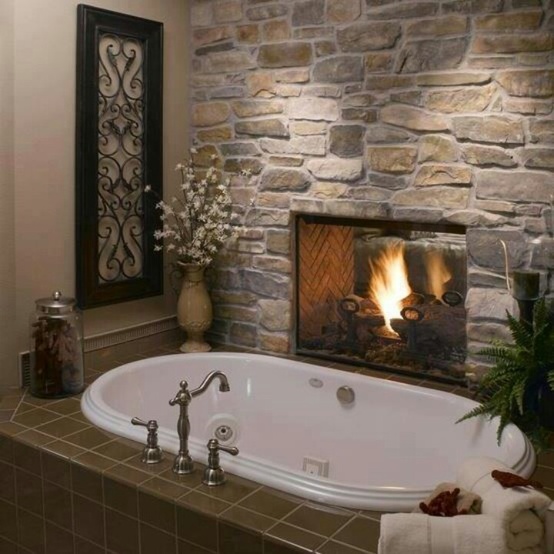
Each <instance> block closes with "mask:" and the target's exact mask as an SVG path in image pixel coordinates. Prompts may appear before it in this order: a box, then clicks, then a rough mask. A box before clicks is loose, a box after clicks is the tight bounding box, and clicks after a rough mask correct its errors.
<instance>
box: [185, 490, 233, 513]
mask: <svg viewBox="0 0 554 554" xmlns="http://www.w3.org/2000/svg"><path fill="white" fill-rule="evenodd" d="M177 504H178V505H181V506H189V507H190V508H192V509H194V510H197V511H199V512H203V513H205V514H208V515H212V516H214V515H217V514H220V513H221V512H223V510H226V509H227V508H230V507H231V504H229V503H228V502H225V501H224V500H219V499H218V498H214V497H212V496H208V495H206V494H202V493H200V492H198V491H192V492H190V493H188V494H185V495H184V496H181V497H180V498H178V499H177Z"/></svg>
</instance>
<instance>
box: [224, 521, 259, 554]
mask: <svg viewBox="0 0 554 554" xmlns="http://www.w3.org/2000/svg"><path fill="white" fill-rule="evenodd" d="M262 549H263V547H262V535H261V534H259V533H252V532H248V531H244V530H243V529H237V528H236V527H233V526H232V525H227V524H225V523H221V522H220V523H219V553H220V554H259V553H260V552H262Z"/></svg>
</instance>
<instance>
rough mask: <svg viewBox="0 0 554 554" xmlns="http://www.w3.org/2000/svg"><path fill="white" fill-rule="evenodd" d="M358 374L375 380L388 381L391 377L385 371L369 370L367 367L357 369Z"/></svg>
mask: <svg viewBox="0 0 554 554" xmlns="http://www.w3.org/2000/svg"><path fill="white" fill-rule="evenodd" d="M358 373H359V374H360V375H365V376H366V377H376V378H377V379H388V378H389V377H391V374H390V373H389V372H387V371H382V370H378V369H371V368H368V367H360V368H359V369H358Z"/></svg>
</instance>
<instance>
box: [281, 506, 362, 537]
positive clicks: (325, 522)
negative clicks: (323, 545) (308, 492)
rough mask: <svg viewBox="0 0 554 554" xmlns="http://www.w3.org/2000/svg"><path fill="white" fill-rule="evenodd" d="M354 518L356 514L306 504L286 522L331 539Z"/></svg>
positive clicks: (287, 518)
mask: <svg viewBox="0 0 554 554" xmlns="http://www.w3.org/2000/svg"><path fill="white" fill-rule="evenodd" d="M352 517H354V514H353V513H352V512H347V511H346V510H341V509H338V508H330V507H324V506H319V505H315V504H312V505H310V504H305V505H304V506H300V507H299V508H298V509H297V510H295V511H294V512H292V513H291V514H290V515H288V516H287V517H286V518H285V519H284V521H285V522H286V523H289V524H291V525H296V526H297V527H301V528H302V529H306V530H307V531H311V532H312V533H316V534H318V535H323V536H325V537H330V536H331V535H332V534H333V533H335V531H337V529H340V528H341V527H342V526H343V525H344V524H345V523H346V522H347V521H348V520H349V519H352Z"/></svg>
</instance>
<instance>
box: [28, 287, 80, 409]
mask: <svg viewBox="0 0 554 554" xmlns="http://www.w3.org/2000/svg"><path fill="white" fill-rule="evenodd" d="M30 330H31V348H30V351H31V387H30V391H31V394H32V395H34V396H39V397H41V398H63V397H64V396H69V395H71V394H78V393H80V392H81V391H82V390H83V387H84V369H83V368H84V363H83V324H82V317H81V312H80V311H79V309H78V308H77V305H76V302H75V299H74V298H69V297H65V296H62V293H61V292H59V291H56V292H54V294H53V295H52V296H51V297H49V298H39V299H38V300H37V301H36V310H35V312H34V313H33V314H31V325H30Z"/></svg>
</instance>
